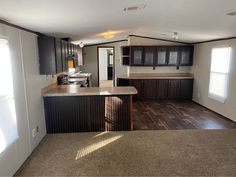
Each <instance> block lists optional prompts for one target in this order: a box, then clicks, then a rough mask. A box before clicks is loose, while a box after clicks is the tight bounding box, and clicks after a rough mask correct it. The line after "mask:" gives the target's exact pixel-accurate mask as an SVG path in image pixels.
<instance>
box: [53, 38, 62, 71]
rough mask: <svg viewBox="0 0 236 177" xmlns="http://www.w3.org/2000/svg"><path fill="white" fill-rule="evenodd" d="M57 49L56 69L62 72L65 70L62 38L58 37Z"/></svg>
mask: <svg viewBox="0 0 236 177" xmlns="http://www.w3.org/2000/svg"><path fill="white" fill-rule="evenodd" d="M55 49H56V71H57V73H61V72H63V61H62V42H61V39H56V41H55Z"/></svg>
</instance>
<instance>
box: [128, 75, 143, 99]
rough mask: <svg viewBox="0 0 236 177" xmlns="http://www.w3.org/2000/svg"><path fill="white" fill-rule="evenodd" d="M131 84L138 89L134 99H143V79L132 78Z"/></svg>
mask: <svg viewBox="0 0 236 177" xmlns="http://www.w3.org/2000/svg"><path fill="white" fill-rule="evenodd" d="M129 84H130V86H133V87H135V88H136V89H137V91H138V93H137V94H136V95H134V97H133V98H134V100H139V99H142V97H143V91H144V89H143V80H141V79H132V80H130V83H129Z"/></svg>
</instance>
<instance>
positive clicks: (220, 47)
mask: <svg viewBox="0 0 236 177" xmlns="http://www.w3.org/2000/svg"><path fill="white" fill-rule="evenodd" d="M222 48H228V49H229V58H228V71H227V72H226V73H224V72H216V71H211V67H212V54H213V50H214V49H222ZM230 62H231V46H229V45H227V46H226V45H222V46H218V47H213V48H212V49H211V64H210V73H209V76H210V77H209V87H208V98H211V99H213V100H215V101H218V102H220V103H225V101H226V99H227V96H228V83H229V75H230ZM212 73H217V74H222V75H226V81H225V95H224V96H223V97H222V96H219V95H216V94H214V93H210V83H211V74H212Z"/></svg>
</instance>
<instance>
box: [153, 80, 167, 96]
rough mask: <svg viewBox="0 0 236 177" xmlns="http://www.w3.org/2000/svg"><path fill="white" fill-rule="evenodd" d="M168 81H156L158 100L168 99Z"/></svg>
mask: <svg viewBox="0 0 236 177" xmlns="http://www.w3.org/2000/svg"><path fill="white" fill-rule="evenodd" d="M168 81H169V80H168V79H159V80H156V98H157V99H166V98H167V97H168V94H167V93H168Z"/></svg>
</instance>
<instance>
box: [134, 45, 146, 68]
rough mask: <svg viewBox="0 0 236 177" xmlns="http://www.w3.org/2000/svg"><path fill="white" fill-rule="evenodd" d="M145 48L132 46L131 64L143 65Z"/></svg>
mask: <svg viewBox="0 0 236 177" xmlns="http://www.w3.org/2000/svg"><path fill="white" fill-rule="evenodd" d="M143 57H144V50H143V47H137V46H135V47H131V65H132V66H143Z"/></svg>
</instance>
